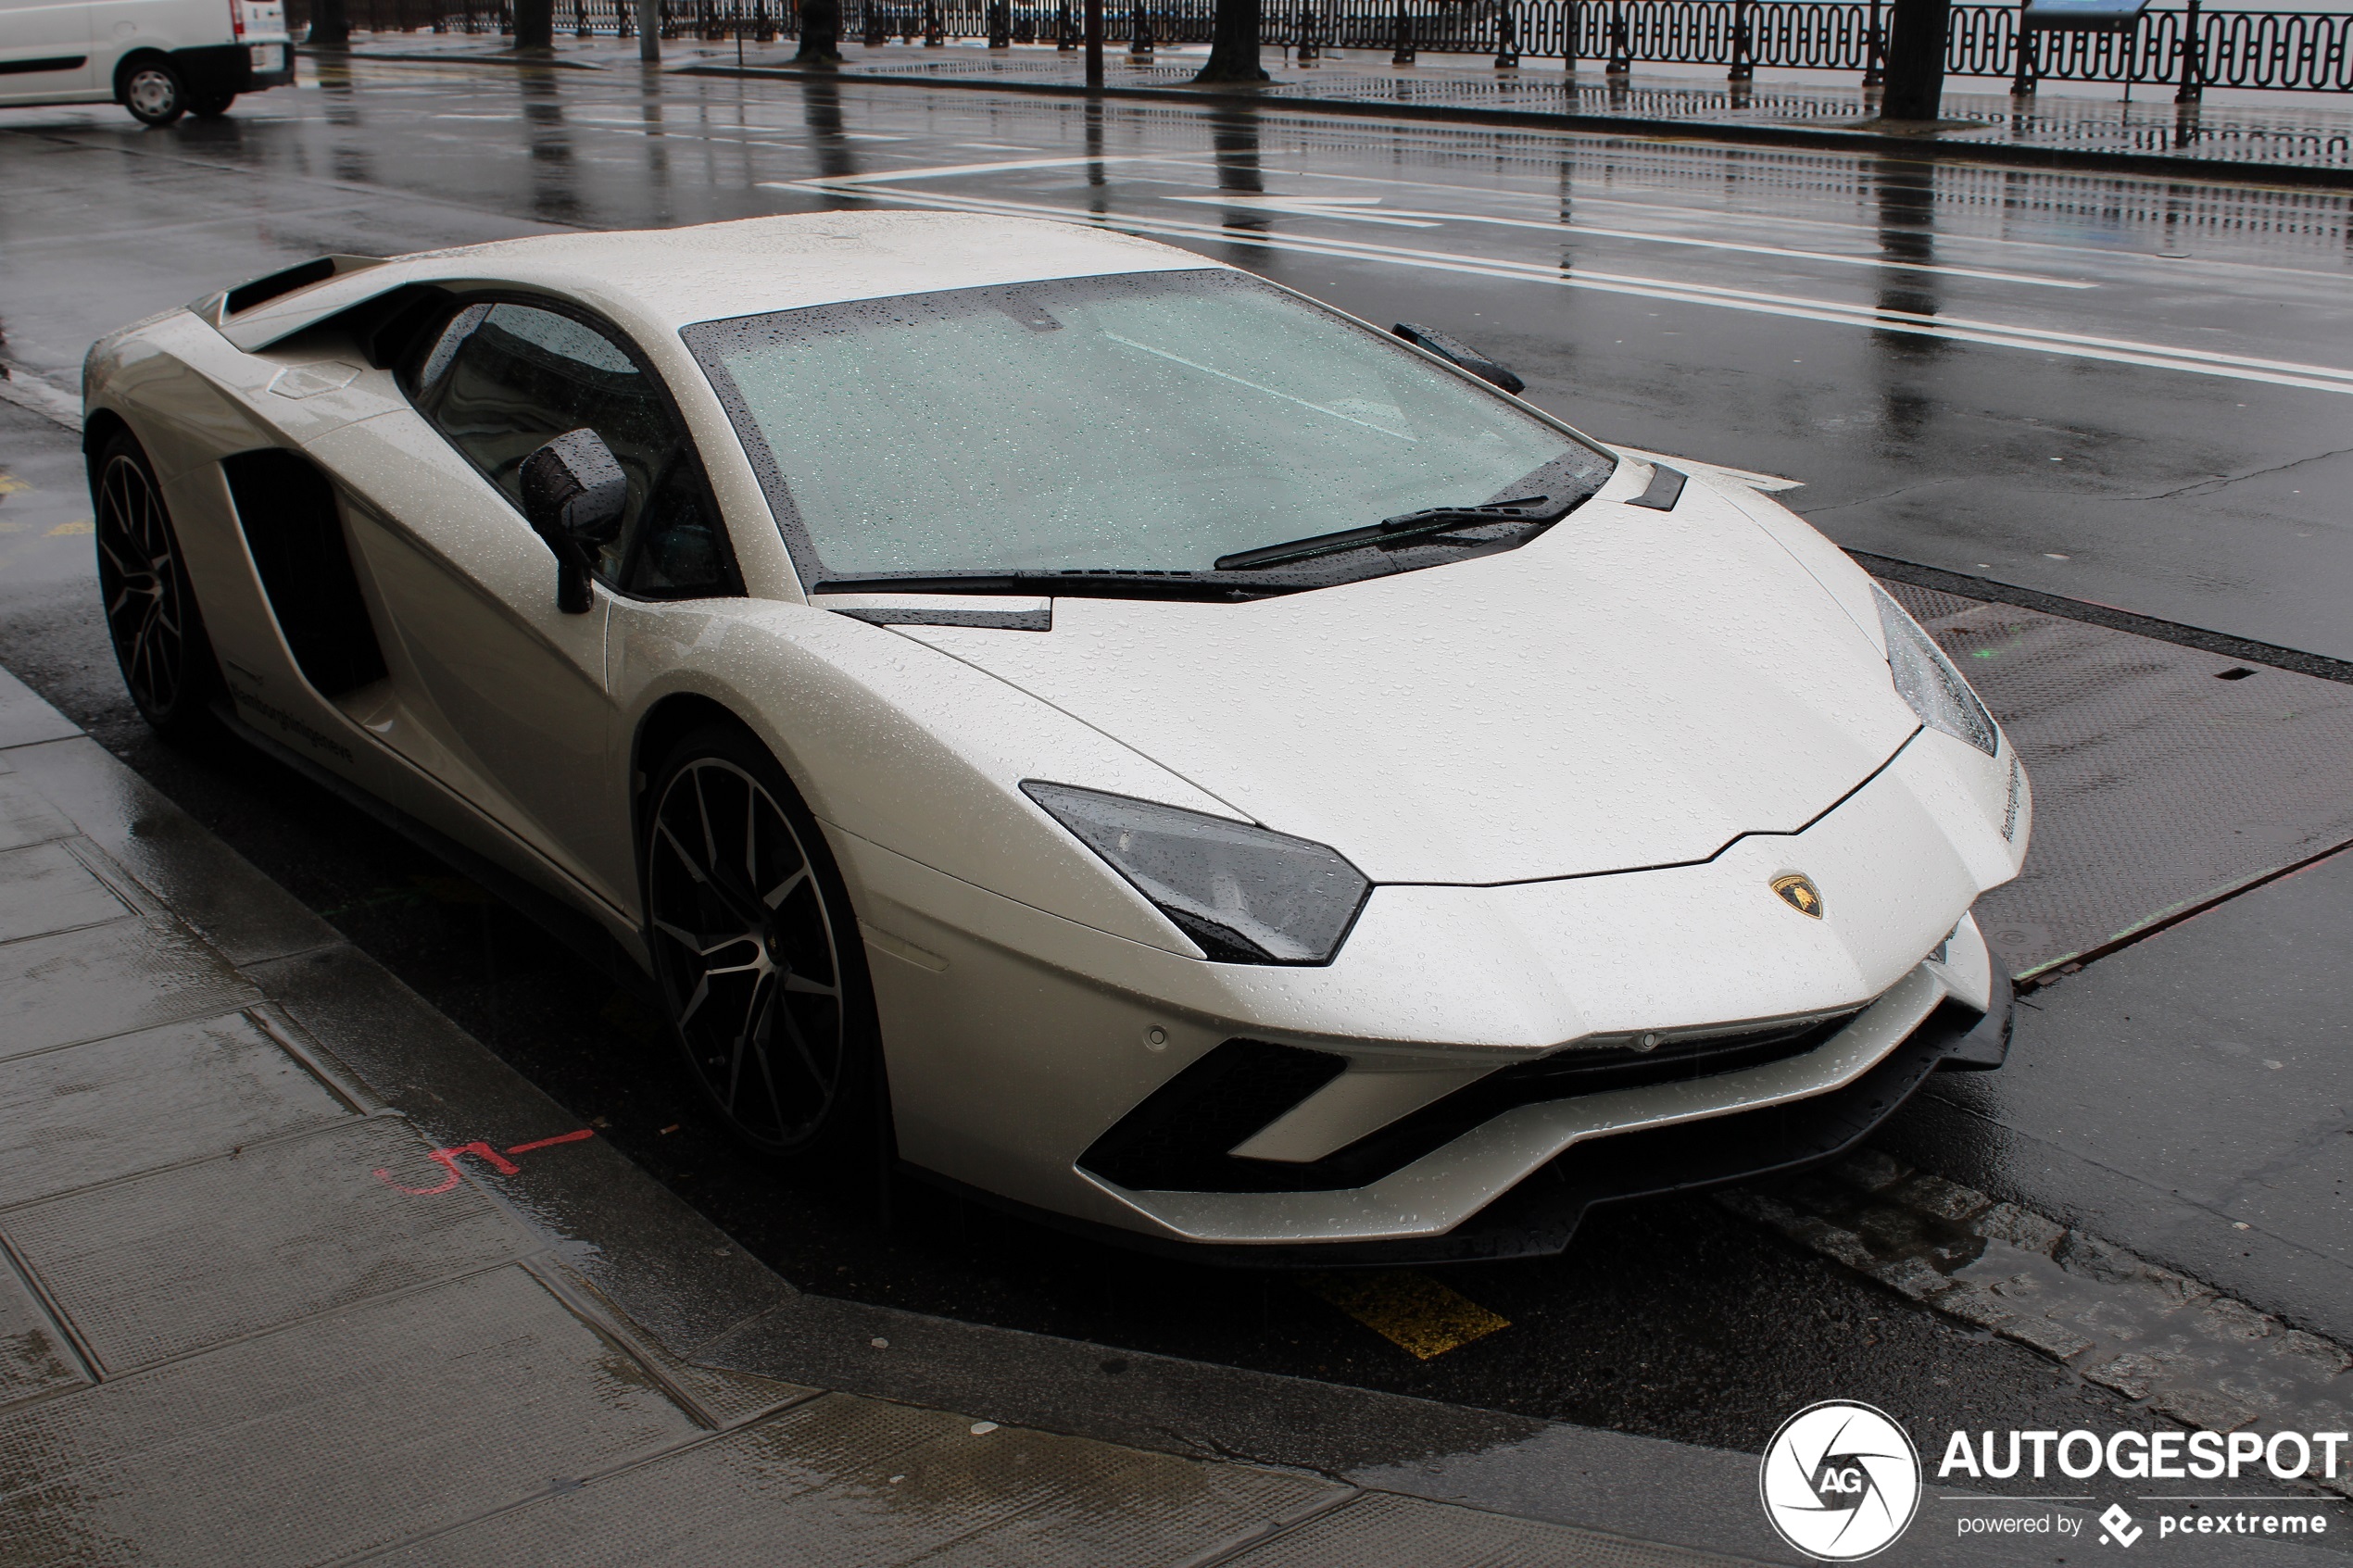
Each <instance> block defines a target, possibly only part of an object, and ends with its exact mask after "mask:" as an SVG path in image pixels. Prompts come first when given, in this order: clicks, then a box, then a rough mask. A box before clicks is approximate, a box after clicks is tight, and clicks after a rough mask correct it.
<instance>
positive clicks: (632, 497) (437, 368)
mask: <svg viewBox="0 0 2353 1568" xmlns="http://www.w3.org/2000/svg"><path fill="white" fill-rule="evenodd" d="M409 395H410V396H411V397H413V398H414V399H415V401H416V404H417V408H418V409H419V411H420V412H422V414H423V415H424V416H425V418H426V419H428V420H432V421H433V423H434V425H435V426H436V427H437V428H438V429H439V430H440V431H441V433H442V434H444V435H446V436H447V437H448V438H449V440H450V443H451V444H452V445H455V446H456V447H457V448H458V450H459V451H460V452H463V453H464V454H465V455H466V456H467V458H470V459H472V462H473V464H474V466H475V467H476V468H479V469H480V470H482V471H483V473H484V476H485V477H487V478H488V479H489V481H490V482H491V483H493V484H496V485H497V487H498V488H499V490H500V491H501V492H502V493H503V494H504V495H506V497H507V499H508V500H509V501H510V503H512V504H513V505H514V507H515V508H516V510H517V511H521V510H522V461H523V459H524V458H527V457H529V456H530V455H531V454H532V453H533V452H534V451H535V450H537V449H538V447H539V446H540V445H542V444H543V443H545V442H547V441H550V440H553V439H554V438H555V437H557V436H559V435H561V434H563V433H565V432H567V431H573V430H579V429H581V428H583V427H585V428H587V429H589V430H593V431H595V432H596V433H598V435H600V436H602V437H604V441H605V445H608V446H610V447H611V448H612V455H613V457H614V458H616V459H617V460H618V461H619V462H620V464H621V467H622V470H623V472H624V473H626V474H627V475H628V476H629V505H628V508H627V509H626V510H625V511H624V512H623V517H622V526H621V532H620V533H619V534H618V535H617V536H616V537H615V538H614V540H613V542H612V543H611V544H610V545H608V546H604V549H603V551H602V560H601V561H600V562H599V565H598V575H599V576H600V577H602V578H603V579H604V580H605V581H606V582H607V583H612V584H614V585H616V586H618V587H620V588H622V589H623V590H624V591H626V592H629V593H634V594H640V595H644V596H648V597H653V598H684V597H690V596H698V595H709V594H723V593H731V592H734V591H735V571H734V566H733V562H732V560H731V558H730V557H729V555H728V552H727V546H726V542H725V538H724V534H723V533H722V532H721V529H720V526H719V520H718V519H717V518H716V517H715V516H714V515H713V514H712V510H711V502H710V498H709V492H708V490H707V488H706V486H705V483H704V481H703V474H702V465H701V464H700V462H699V461H698V459H697V458H696V456H695V452H694V448H693V446H692V445H690V444H689V443H688V441H687V439H686V432H685V431H684V430H683V429H682V428H680V426H679V424H678V421H677V420H675V419H674V418H673V416H672V414H671V412H670V407H669V404H668V403H667V401H666V400H665V399H664V398H663V396H662V395H661V387H660V386H659V385H658V384H657V383H655V381H654V379H653V378H652V377H651V376H650V375H648V374H647V373H646V372H645V371H644V370H640V369H639V368H638V366H637V363H636V361H635V360H634V359H633V358H630V356H629V354H628V352H627V351H626V350H625V349H623V348H622V347H621V345H619V344H617V343H615V342H614V341H613V340H612V339H611V338H610V337H609V336H607V335H606V333H605V332H602V331H601V330H599V329H598V328H596V327H592V326H589V325H588V324H587V323H585V322H583V321H579V320H574V319H573V318H572V317H570V316H565V315H560V314H559V313H557V312H556V311H553V310H543V309H540V308H538V307H535V306H529V305H516V304H512V303H500V304H493V305H471V306H468V307H465V308H464V309H462V310H459V312H457V313H456V314H455V315H454V316H452V317H451V318H450V320H448V322H447V324H446V325H445V326H444V327H443V329H442V330H441V332H438V333H436V334H434V337H433V339H432V341H431V343H430V345H429V346H428V347H427V348H426V349H425V351H424V353H423V354H422V356H421V357H420V358H419V359H418V361H417V366H416V370H415V371H414V372H413V374H412V375H411V377H410V378H409Z"/></svg>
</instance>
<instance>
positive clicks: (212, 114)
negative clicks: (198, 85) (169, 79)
mask: <svg viewBox="0 0 2353 1568" xmlns="http://www.w3.org/2000/svg"><path fill="white" fill-rule="evenodd" d="M236 101H237V95H236V94H234V93H206V94H200V95H196V96H192V97H191V98H189V100H188V112H189V113H190V114H192V115H195V117H196V118H197V119H220V117H221V116H222V115H225V114H227V113H228V112H229V106H230V105H231V104H233V103H235V102H236Z"/></svg>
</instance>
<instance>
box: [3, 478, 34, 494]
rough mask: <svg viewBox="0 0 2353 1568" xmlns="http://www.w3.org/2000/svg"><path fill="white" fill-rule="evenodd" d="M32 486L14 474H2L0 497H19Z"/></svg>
mask: <svg viewBox="0 0 2353 1568" xmlns="http://www.w3.org/2000/svg"><path fill="white" fill-rule="evenodd" d="M31 488H32V486H31V485H30V484H27V483H25V482H24V481H23V480H21V479H19V478H18V477H17V476H16V475H15V474H12V473H0V495H22V494H23V493H24V492H25V491H27V490H30V489H31Z"/></svg>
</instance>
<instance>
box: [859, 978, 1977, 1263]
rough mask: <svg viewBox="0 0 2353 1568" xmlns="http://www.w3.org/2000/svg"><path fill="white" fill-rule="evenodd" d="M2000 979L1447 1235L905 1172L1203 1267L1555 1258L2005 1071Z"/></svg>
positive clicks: (1507, 1196) (1573, 1152)
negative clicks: (1175, 1225) (1815, 1080)
mask: <svg viewBox="0 0 2353 1568" xmlns="http://www.w3.org/2000/svg"><path fill="white" fill-rule="evenodd" d="M1993 1003H1994V1005H1993V1007H1992V1008H1991V1009H1990V1010H1987V1011H1985V1012H1982V1013H1981V1012H1979V1011H1977V1010H1975V1009H1974V1008H1970V1007H1967V1006H1965V1005H1963V1004H1961V1003H1959V1002H1956V1001H1951V1000H1947V1001H1945V1002H1944V1003H1943V1004H1941V1005H1940V1006H1939V1007H1938V1008H1937V1009H1936V1010H1934V1011H1933V1012H1931V1013H1930V1014H1929V1016H1928V1018H1927V1020H1926V1021H1925V1022H1922V1023H1921V1024H1920V1026H1919V1028H1918V1029H1915V1030H1914V1031H1912V1033H1911V1034H1910V1035H1907V1036H1906V1038H1905V1039H1904V1041H1903V1043H1902V1044H1900V1045H1898V1046H1897V1047H1895V1048H1894V1050H1892V1051H1890V1052H1889V1053H1888V1054H1887V1056H1886V1057H1885V1058H1884V1059H1883V1060H1881V1061H1880V1063H1879V1064H1878V1065H1877V1066H1875V1067H1873V1068H1872V1069H1871V1070H1870V1071H1869V1072H1868V1073H1864V1074H1863V1075H1862V1076H1861V1077H1859V1078H1857V1079H1856V1080H1855V1081H1854V1082H1853V1083H1851V1084H1847V1085H1843V1087H1840V1088H1837V1089H1832V1090H1831V1091H1829V1092H1828V1093H1825V1094H1819V1095H1813V1096H1809V1097H1808V1098H1805V1099H1798V1100H1791V1101H1787V1102H1785V1103H1783V1104H1780V1105H1769V1106H1764V1107H1761V1108H1759V1109H1757V1110H1744V1111H1738V1112H1735V1113H1733V1114H1731V1115H1729V1116H1712V1117H1708V1118H1706V1119H1705V1120H1702V1121H1697V1122H1681V1123H1675V1124H1674V1125H1671V1126H1666V1127H1654V1128H1647V1129H1643V1130H1641V1131H1636V1132H1628V1133H1616V1134H1611V1135H1605V1136H1602V1137H1595V1138H1591V1139H1587V1140H1583V1141H1580V1142H1579V1143H1576V1144H1572V1145H1571V1146H1570V1147H1569V1148H1567V1149H1566V1150H1564V1151H1563V1152H1562V1153H1561V1154H1560V1155H1559V1156H1557V1157H1556V1158H1554V1160H1552V1161H1551V1162H1550V1163H1548V1164H1546V1165H1543V1166H1541V1168H1539V1169H1538V1170H1537V1171H1535V1172H1534V1173H1531V1174H1530V1175H1529V1176H1528V1177H1527V1178H1526V1179H1525V1180H1523V1181H1522V1182H1520V1183H1519V1185H1516V1186H1515V1187H1513V1188H1512V1189H1511V1190H1509V1191H1508V1192H1505V1193H1504V1194H1503V1195H1502V1196H1501V1197H1499V1198H1496V1199H1495V1200H1494V1201H1493V1202H1491V1203H1490V1204H1488V1205H1487V1207H1486V1208H1484V1209H1482V1210H1479V1211H1478V1213H1476V1214H1474V1215H1472V1216H1471V1217H1470V1218H1469V1219H1468V1220H1466V1221H1465V1222H1463V1223H1461V1224H1459V1225H1457V1226H1455V1227H1454V1228H1453V1230H1451V1231H1448V1232H1447V1233H1445V1234H1444V1235H1442V1236H1413V1237H1407V1238H1402V1239H1394V1240H1382V1241H1363V1242H1349V1241H1340V1242H1315V1243H1310V1244H1301V1245H1273V1246H1236V1245H1233V1244H1229V1243H1227V1244H1221V1243H1214V1242H1185V1241H1173V1240H1169V1239H1166V1238H1164V1237H1159V1236H1143V1235H1139V1234H1138V1233H1136V1232H1133V1231H1126V1230H1121V1229H1119V1228H1118V1227H1116V1226H1113V1225H1103V1224H1098V1223H1093V1222H1091V1221H1086V1220H1077V1219H1073V1218H1071V1217H1070V1216H1068V1215H1063V1214H1054V1213H1050V1212H1047V1211H1044V1210H1037V1209H1033V1208H1030V1207H1029V1206H1028V1205H1026V1204H1018V1203H1014V1202H1013V1201H1012V1200H1010V1199H1007V1198H1000V1197H997V1196H995V1195H993V1194H990V1193H986V1192H982V1191H980V1190H979V1189H977V1188H974V1187H968V1186H966V1185H963V1183H960V1182H954V1181H951V1180H949V1179H948V1178H945V1177H942V1176H940V1175H938V1174H937V1173H934V1172H930V1171H925V1170H922V1169H920V1168H917V1167H914V1166H909V1165H903V1164H902V1165H901V1167H900V1169H901V1170H903V1171H904V1172H906V1173H907V1174H909V1175H911V1176H912V1177H914V1178H916V1179H918V1180H921V1181H925V1182H928V1183H931V1184H934V1185H941V1186H945V1187H948V1188H950V1190H953V1191H955V1192H957V1193H959V1194H961V1195H963V1196H964V1197H966V1198H971V1199H973V1200H975V1201H977V1202H980V1203H984V1204H987V1205H988V1206H990V1207H992V1208H998V1209H1003V1210H1011V1211H1013V1212H1016V1213H1020V1214H1022V1215H1024V1216H1026V1217H1027V1218H1029V1219H1032V1220H1035V1221H1037V1222H1038V1223H1043V1224H1046V1225H1050V1226H1052V1227H1053V1228H1055V1229H1057V1230H1063V1231H1070V1232H1074V1233H1076V1234H1078V1235H1082V1236H1088V1237H1090V1238H1092V1239H1094V1240H1097V1241H1102V1242H1107V1243H1110V1244H1111V1245H1113V1246H1116V1247H1124V1248H1130V1249H1133V1250H1138V1251H1144V1252H1151V1253H1155V1254H1158V1255H1160V1256H1163V1257H1168V1258H1178V1259H1183V1260H1185V1261H1189V1262H1194V1263H1208V1264H1214V1265H1222V1266H1226V1267H1231V1268H1248V1269H1353V1268H1395V1267H1399V1266H1403V1265H1409V1264H1428V1263H1470V1262H1493V1261H1502V1260H1505V1259H1511V1258H1542V1257H1550V1256H1553V1255H1554V1254H1556V1253H1559V1252H1562V1251H1565V1250H1566V1249H1567V1247H1568V1244H1569V1242H1570V1241H1571V1240H1572V1239H1574V1238H1575V1236H1576V1235H1577V1231H1578V1227H1579V1225H1580V1224H1582V1223H1584V1219H1585V1215H1586V1212H1587V1210H1591V1209H1592V1208H1594V1207H1595V1206H1597V1205H1600V1204H1604V1203H1622V1202H1628V1201H1630V1200H1632V1199H1635V1198H1664V1197H1669V1196H1672V1195H1675V1194H1678V1193H1691V1192H1704V1191H1705V1190H1707V1189H1709V1188H1711V1187H1720V1186H1728V1185H1732V1184H1733V1183H1736V1182H1743V1181H1751V1180H1755V1178H1757V1177H1761V1176H1775V1175H1784V1174H1788V1173H1793V1172H1797V1171H1803V1170H1806V1169H1808V1168H1810V1167H1813V1166H1816V1165H1821V1164H1826V1163H1828V1162H1829V1161H1831V1160H1836V1159H1838V1158H1839V1157H1840V1156H1842V1155H1843V1154H1846V1153H1848V1152H1850V1151H1852V1150H1853V1149H1855V1148H1857V1147H1858V1146H1860V1145H1861V1143H1862V1142H1863V1140H1864V1139H1865V1138H1867V1137H1869V1135H1871V1133H1872V1132H1873V1131H1874V1130H1875V1129H1876V1128H1877V1127H1878V1126H1879V1125H1880V1124H1881V1123H1883V1122H1885V1121H1886V1120H1887V1119H1888V1118H1889V1117H1890V1116H1893V1115H1894V1113H1895V1112H1896V1110H1899V1109H1900V1108H1901V1107H1902V1106H1903V1104H1904V1102H1905V1101H1906V1100H1908V1099H1910V1098H1912V1096H1913V1095H1914V1094H1915V1093H1916V1092H1918V1091H1919V1086H1920V1085H1922V1084H1923V1083H1925V1082H1927V1080H1928V1077H1929V1074H1931V1073H1934V1072H1936V1071H1937V1070H1938V1069H1939V1068H1948V1069H1958V1070H1969V1071H1983V1070H1986V1069H1989V1068H1995V1067H1999V1066H2000V1065H2001V1064H2002V1061H2003V1059H2004V1058H2005V1057H2006V1056H2007V1054H2008V1050H2009V1039H2010V1017H2011V1010H2012V1007H2013V1000H2012V996H2011V990H2010V985H2009V981H2008V979H2007V976H2005V975H2003V974H2002V973H2001V972H1999V970H1998V969H1997V970H1996V972H1995V973H1994V997H1993Z"/></svg>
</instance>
